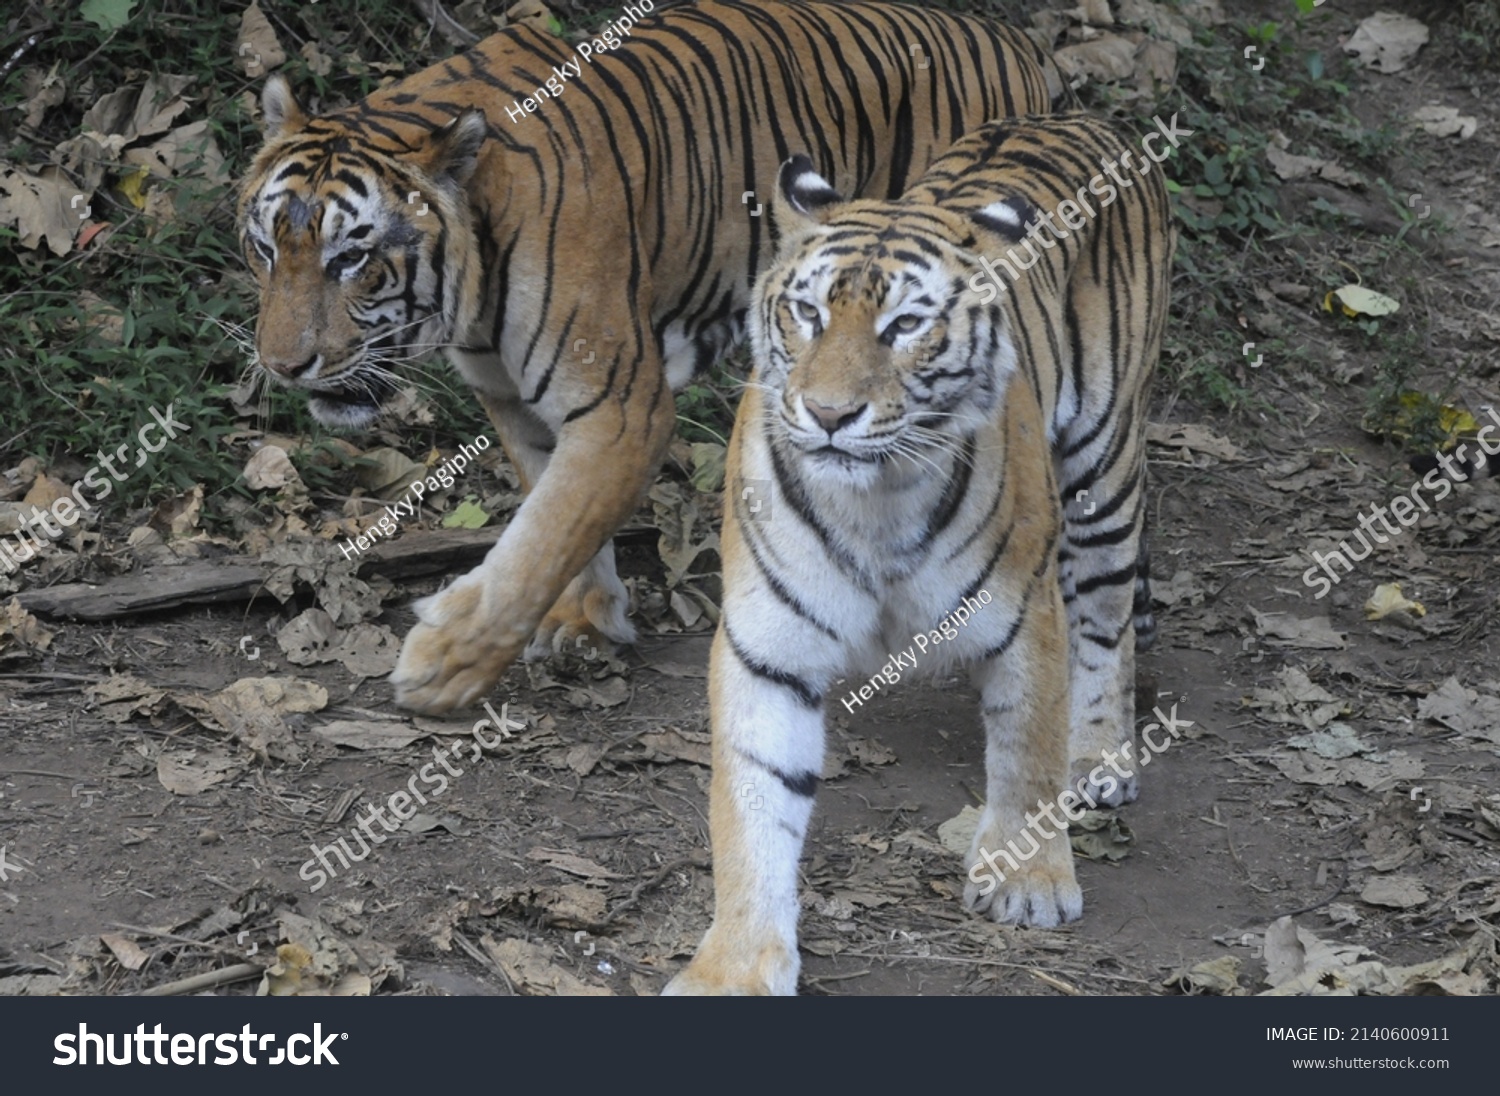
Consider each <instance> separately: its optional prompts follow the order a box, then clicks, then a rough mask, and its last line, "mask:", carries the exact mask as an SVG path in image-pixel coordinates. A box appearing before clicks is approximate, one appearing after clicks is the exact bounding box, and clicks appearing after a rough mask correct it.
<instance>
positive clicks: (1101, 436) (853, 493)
mask: <svg viewBox="0 0 1500 1096" xmlns="http://www.w3.org/2000/svg"><path fill="white" fill-rule="evenodd" d="M1137 144H1138V142H1137V141H1136V140H1135V139H1134V138H1133V137H1131V136H1130V135H1129V134H1127V133H1124V132H1122V131H1120V130H1118V129H1116V128H1115V127H1113V126H1112V125H1110V124H1107V123H1105V122H1103V121H1100V120H1098V119H1095V118H1093V117H1091V116H1088V115H1085V114H1066V115H1058V116H1055V117H1053V118H1027V119H1020V120H1014V121H1009V122H995V123H990V124H987V125H985V126H982V127H980V128H979V129H978V130H976V131H975V132H973V133H971V134H970V135H968V136H967V137H964V138H963V139H962V140H960V141H959V142H958V143H957V144H956V145H955V146H954V147H953V149H952V150H951V151H949V152H948V153H947V154H946V155H944V156H942V157H941V158H940V159H939V160H937V162H936V163H934V164H933V166H932V167H931V168H930V169H929V171H928V172H927V173H926V175H924V176H923V177H922V179H921V180H920V181H919V182H918V183H917V184H916V185H915V186H914V187H912V188H911V189H909V190H908V191H907V192H906V194H905V195H904V196H903V197H902V198H901V199H899V200H897V201H845V200H844V199H843V198H842V197H841V196H840V195H839V194H838V193H836V192H835V191H834V189H833V187H832V186H831V185H830V184H829V183H828V182H827V181H825V180H824V179H823V178H822V177H821V176H820V175H818V174H817V173H816V172H815V171H814V170H813V167H812V164H811V163H810V161H808V160H807V159H806V158H805V157H794V158H793V159H792V160H789V161H788V162H787V163H786V164H785V165H784V166H783V168H782V170H781V173H780V178H779V181H778V200H777V203H776V206H775V209H774V213H775V216H776V217H777V224H778V227H779V228H780V230H781V233H782V240H781V251H780V254H779V257H778V260H777V262H776V264H775V265H774V266H773V267H772V268H771V269H769V270H768V271H767V272H766V273H765V274H764V275H762V276H761V278H760V279H759V280H758V281H757V283H756V286H755V295H754V303H753V307H752V311H751V313H750V330H751V338H752V340H753V347H754V369H755V374H754V377H753V378H752V382H751V384H750V385H749V386H748V387H747V390H746V393H745V396H744V399H743V401H742V403H741V405H740V408H739V414H738V417H737V419H736V421H735V428H734V436H733V439H732V440H731V443H730V451H729V457H728V469H727V483H728V484H729V486H730V491H729V494H728V502H729V505H728V507H727V511H728V512H727V513H726V516H725V523H724V530H723V535H722V544H723V561H724V586H725V592H724V605H723V615H722V617H721V618H720V622H719V629H718V633H717V635H716V636H715V639H714V645H713V652H712V657H711V661H710V672H709V679H710V680H709V688H710V704H711V710H712V722H713V780H712V785H711V790H710V834H711V838H712V844H713V858H714V918H713V923H712V925H711V926H710V927H709V929H708V932H707V934H706V935H705V937H704V939H703V942H702V945H701V946H700V948H699V950H698V952H697V954H696V956H695V957H694V959H693V960H692V962H691V963H690V964H689V965H688V967H687V968H686V969H685V970H684V971H682V972H681V973H680V974H678V975H677V977H676V978H674V979H673V981H672V982H671V983H670V984H669V985H668V987H667V992H669V993H674V994H676V993H776V994H780V993H792V992H795V990H796V981H797V974H798V965H799V959H798V952H797V938H796V927H797V915H798V909H799V906H798V901H797V860H798V857H799V855H800V853H801V850H802V845H803V841H804V838H805V836H806V833H807V826H808V822H809V819H810V818H811V815H812V809H813V796H814V792H815V791H816V789H817V786H818V778H819V773H820V772H821V771H822V767H823V750H824V707H825V705H826V704H827V702H828V700H829V699H830V694H832V695H833V696H834V697H835V698H836V699H837V700H838V701H839V702H840V703H842V704H844V705H845V707H847V708H848V709H849V710H850V711H851V712H852V711H854V710H855V709H857V708H858V707H861V706H863V705H864V704H866V703H875V702H878V694H879V692H881V691H882V690H884V689H886V688H889V687H891V686H892V685H894V684H896V683H897V682H898V681H899V680H900V679H901V677H902V676H904V674H905V672H906V670H908V669H912V668H916V669H920V670H921V671H923V672H924V673H932V672H937V673H943V672H948V671H952V670H954V669H956V668H959V667H965V668H967V669H968V671H969V673H970V676H971V680H972V681H973V683H974V685H975V686H976V688H977V689H978V692H979V698H980V716H981V720H982V723H983V726H984V734H985V768H986V777H985V789H986V796H985V798H986V802H985V807H984V811H983V813H982V817H981V820H980V825H979V828H978V831H977V832H976V834H975V838H974V844H973V847H972V849H971V851H970V855H969V858H968V860H967V862H966V864H965V867H966V868H967V869H968V886H967V887H966V890H965V895H964V899H965V902H966V904H967V905H968V906H969V907H970V908H971V909H973V910H975V911H977V912H979V913H981V914H983V915H985V916H988V917H990V918H992V919H994V920H996V921H1002V922H1008V923H1016V924H1023V925H1033V926H1041V927H1050V926H1054V925H1059V924H1063V923H1064V922H1068V921H1072V920H1075V919H1077V918H1078V917H1079V916H1081V915H1082V912H1083V897H1082V892H1081V891H1080V889H1079V887H1078V882H1077V879H1076V878H1075V876H1074V871H1073V858H1072V850H1071V848H1070V846H1069V842H1068V837H1067V832H1066V829H1067V821H1068V820H1069V819H1070V818H1076V817H1078V814H1077V812H1078V811H1080V810H1081V809H1084V808H1086V807H1088V806H1091V805H1094V806H1097V805H1099V804H1100V800H1101V799H1102V800H1104V801H1106V802H1107V801H1108V800H1109V796H1110V795H1111V794H1114V795H1118V796H1124V795H1125V794H1127V787H1126V785H1125V784H1124V783H1122V782H1121V781H1123V780H1125V779H1129V777H1125V776H1122V777H1121V778H1120V780H1116V781H1115V786H1114V787H1113V788H1110V789H1108V792H1107V793H1106V786H1107V782H1108V781H1107V778H1112V777H1113V775H1114V771H1115V770H1112V769H1111V768H1110V767H1109V766H1108V765H1105V764H1104V762H1103V761H1102V758H1103V757H1104V756H1105V751H1112V752H1113V754H1114V756H1115V757H1116V758H1117V759H1118V758H1120V757H1121V756H1127V761H1126V762H1122V768H1121V772H1122V773H1123V771H1124V764H1126V763H1128V755H1122V754H1120V753H1119V751H1120V750H1122V749H1123V748H1124V746H1125V744H1126V743H1127V742H1131V741H1133V726H1134V656H1135V645H1134V644H1135V626H1136V625H1139V626H1141V627H1143V628H1146V627H1147V626H1148V623H1149V622H1148V621H1146V620H1145V619H1144V616H1145V614H1144V610H1143V607H1142V603H1141V596H1142V593H1143V592H1145V586H1144V582H1145V575H1146V573H1147V570H1148V561H1147V559H1146V548H1145V538H1144V536H1143V525H1144V519H1145V506H1144V501H1145V480H1144V428H1145V424H1146V397H1147V388H1148V383H1149V380H1150V377H1151V374H1152V371H1153V370H1154V368H1155V364H1156V360H1157V357H1158V354H1159V352H1160V346H1161V337H1162V330H1163V326H1164V323H1165V318H1166V313H1167V296H1168V289H1169V274H1170V266H1171V257H1172V249H1173V243H1174V240H1173V231H1172V227H1171V221H1170V214H1169V209H1168V203H1167V192H1166V188H1165V186H1164V185H1163V182H1162V178H1161V173H1160V171H1159V170H1152V169H1153V167H1154V163H1155V162H1156V161H1155V160H1153V159H1148V158H1147V157H1144V156H1143V157H1142V159H1141V161H1140V162H1139V165H1138V166H1137V168H1136V169H1135V170H1134V171H1133V172H1132V175H1131V177H1130V178H1128V179H1125V178H1121V177H1120V176H1118V175H1117V174H1112V172H1114V171H1115V170H1116V169H1118V168H1119V167H1120V165H1121V164H1122V163H1123V164H1125V165H1126V167H1127V169H1128V168H1129V160H1130V153H1131V150H1132V149H1133V148H1135V147H1136V146H1137ZM1117 184H1118V185H1117ZM1053 216H1056V217H1057V219H1058V221H1060V222H1061V224H1060V225H1057V224H1054V223H1053V220H1052V218H1053ZM1043 223H1045V224H1046V225H1047V231H1048V233H1049V234H1050V235H1049V236H1043V234H1042V232H1041V231H1040V230H1041V226H1042V225H1043ZM1002 271H1003V272H1004V273H1007V274H1009V275H1010V277H1009V279H1008V280H1005V279H1002V278H1001V272H1002ZM986 279H991V280H990V281H986ZM995 279H1000V280H999V281H998V282H997V281H995ZM1065 500H1066V502H1065ZM1147 593H1148V592H1147ZM1145 608H1149V599H1148V600H1147V601H1146V602H1145ZM872 674H873V676H871V675H872ZM841 679H842V684H840V681H841ZM836 686H837V691H836V692H835V687H836ZM851 686H852V688H851ZM1096 755H1097V757H1098V758H1099V759H1100V760H1098V761H1097V762H1096ZM1070 758H1074V759H1077V763H1078V764H1082V763H1083V762H1084V761H1087V762H1088V767H1087V768H1086V769H1085V770H1084V772H1083V775H1082V786H1080V787H1074V788H1070V787H1069V785H1068V781H1069V765H1070ZM1101 765H1102V766H1103V771H1096V769H1097V768H1098V767H1099V766H1101ZM1131 775H1132V776H1133V773H1132V774H1131ZM1129 790H1130V791H1133V785H1131V786H1130V789H1129Z"/></svg>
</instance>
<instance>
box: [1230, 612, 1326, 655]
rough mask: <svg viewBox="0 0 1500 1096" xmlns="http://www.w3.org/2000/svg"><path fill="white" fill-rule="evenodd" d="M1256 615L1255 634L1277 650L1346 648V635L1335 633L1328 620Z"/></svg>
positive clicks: (1257, 613)
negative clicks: (1269, 642)
mask: <svg viewBox="0 0 1500 1096" xmlns="http://www.w3.org/2000/svg"><path fill="white" fill-rule="evenodd" d="M1250 611H1251V612H1252V613H1254V614H1255V632H1256V634H1257V635H1261V636H1264V637H1265V638H1266V639H1268V640H1270V641H1271V642H1272V643H1273V644H1275V645H1276V646H1278V647H1302V648H1307V649H1310V650H1317V651H1342V650H1343V649H1344V648H1345V647H1347V646H1349V637H1348V633H1346V632H1340V631H1337V630H1336V629H1335V628H1334V627H1333V624H1332V623H1331V622H1330V621H1329V619H1328V617H1326V616H1320V617H1309V618H1307V619H1301V618H1298V617H1293V616H1288V615H1287V614H1285V613H1262V612H1260V611H1259V610H1257V609H1254V608H1252V609H1251V610H1250Z"/></svg>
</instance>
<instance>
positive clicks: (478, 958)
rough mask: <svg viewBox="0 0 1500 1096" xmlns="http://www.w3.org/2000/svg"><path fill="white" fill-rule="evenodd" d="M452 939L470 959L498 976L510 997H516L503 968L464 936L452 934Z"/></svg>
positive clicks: (514, 989) (513, 987) (456, 933)
mask: <svg viewBox="0 0 1500 1096" xmlns="http://www.w3.org/2000/svg"><path fill="white" fill-rule="evenodd" d="M453 939H454V940H455V941H456V942H457V943H458V946H459V947H461V948H463V950H464V952H465V953H466V954H467V955H468V956H469V958H470V959H472V960H474V961H475V962H476V963H479V964H480V965H482V966H485V967H488V968H489V969H490V970H492V971H494V972H495V973H496V974H498V975H500V977H501V979H502V980H503V981H504V982H505V988H506V990H507V991H509V993H510V995H511V996H512V997H514V996H516V987H515V986H514V985H512V984H511V981H510V975H508V974H506V973H505V968H504V967H502V966H501V965H500V964H499V963H497V962H495V960H494V959H493V958H491V957H490V956H489V955H488V954H487V953H485V952H483V951H481V950H480V949H479V948H477V947H475V946H474V945H473V944H471V943H470V942H469V940H468V938H467V937H466V936H464V934H463V933H461V932H454V934H453Z"/></svg>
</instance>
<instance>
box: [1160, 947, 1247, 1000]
mask: <svg viewBox="0 0 1500 1096" xmlns="http://www.w3.org/2000/svg"><path fill="white" fill-rule="evenodd" d="M1161 984H1162V985H1163V986H1166V987H1168V988H1169V989H1177V990H1180V991H1181V992H1182V993H1185V994H1187V995H1188V996H1196V995H1199V994H1220V995H1224V996H1236V995H1238V994H1240V993H1243V992H1244V991H1243V990H1242V989H1240V961H1239V959H1237V958H1236V957H1235V956H1233V955H1221V956H1219V958H1217V959H1209V960H1205V961H1204V962H1202V963H1195V964H1193V965H1192V966H1191V967H1181V968H1179V969H1177V970H1175V971H1173V972H1172V973H1171V974H1169V975H1167V977H1166V978H1165V979H1164V980H1163V981H1162V983H1161Z"/></svg>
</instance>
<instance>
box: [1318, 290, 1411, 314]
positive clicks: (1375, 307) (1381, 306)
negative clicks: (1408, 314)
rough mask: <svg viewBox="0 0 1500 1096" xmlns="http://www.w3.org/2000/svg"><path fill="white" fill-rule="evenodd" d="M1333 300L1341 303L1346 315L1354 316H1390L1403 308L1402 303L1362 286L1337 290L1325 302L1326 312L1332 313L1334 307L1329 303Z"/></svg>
mask: <svg viewBox="0 0 1500 1096" xmlns="http://www.w3.org/2000/svg"><path fill="white" fill-rule="evenodd" d="M1329 298H1333V299H1335V300H1337V301H1338V302H1339V305H1340V306H1341V307H1342V308H1343V310H1344V315H1346V316H1349V317H1351V318H1352V317H1354V316H1389V315H1390V314H1391V313H1392V312H1395V311H1397V310H1398V309H1400V307H1401V302H1400V301H1397V300H1393V299H1392V298H1390V297H1387V296H1386V295H1385V294H1384V293H1376V292H1375V291H1374V290H1373V289H1366V288H1365V287H1364V286H1362V285H1346V286H1343V287H1341V288H1339V289H1335V290H1334V291H1333V292H1332V293H1330V294H1329V295H1328V297H1325V298H1324V300H1323V308H1324V310H1325V311H1328V312H1332V311H1333V306H1332V304H1331V303H1330V301H1329Z"/></svg>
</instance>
